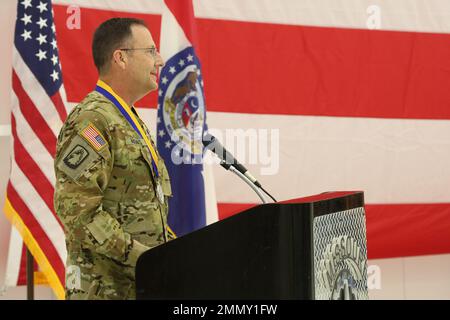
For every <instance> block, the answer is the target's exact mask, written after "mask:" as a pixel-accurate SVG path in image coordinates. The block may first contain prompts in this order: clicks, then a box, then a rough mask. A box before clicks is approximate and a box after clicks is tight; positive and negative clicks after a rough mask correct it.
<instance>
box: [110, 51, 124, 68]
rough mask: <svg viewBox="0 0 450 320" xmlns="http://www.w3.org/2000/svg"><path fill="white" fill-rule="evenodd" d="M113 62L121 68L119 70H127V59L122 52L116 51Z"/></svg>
mask: <svg viewBox="0 0 450 320" xmlns="http://www.w3.org/2000/svg"><path fill="white" fill-rule="evenodd" d="M113 60H114V63H115V64H117V65H118V66H119V68H121V69H125V67H126V62H127V58H126V55H125V54H124V52H123V51H122V50H115V51H114V52H113Z"/></svg>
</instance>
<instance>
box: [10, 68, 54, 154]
mask: <svg viewBox="0 0 450 320" xmlns="http://www.w3.org/2000/svg"><path fill="white" fill-rule="evenodd" d="M12 83H13V89H14V92H15V93H16V95H17V98H18V99H19V107H20V110H21V111H22V114H23V116H24V117H25V119H26V120H27V122H28V123H32V124H33V125H32V128H33V131H34V133H35V134H36V135H37V136H38V137H39V139H40V140H41V142H42V144H43V145H44V146H45V148H46V149H47V151H48V152H49V153H50V154H51V155H52V157H54V156H55V153H56V137H55V135H54V134H53V132H52V130H51V129H50V128H49V126H48V124H47V122H46V120H45V119H44V118H43V117H42V116H41V114H40V113H39V111H38V108H37V107H36V105H35V104H34V102H33V100H31V99H30V97H29V96H28V95H27V93H26V92H25V90H24V88H23V87H22V84H21V81H20V80H19V78H18V76H17V74H16V72H15V71H13V82H12Z"/></svg>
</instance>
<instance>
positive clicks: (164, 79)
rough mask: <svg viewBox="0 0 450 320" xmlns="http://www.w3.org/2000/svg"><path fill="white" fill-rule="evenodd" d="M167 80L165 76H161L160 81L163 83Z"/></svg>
mask: <svg viewBox="0 0 450 320" xmlns="http://www.w3.org/2000/svg"><path fill="white" fill-rule="evenodd" d="M167 81H169V79H167V78H166V77H163V78H162V79H161V82H162V83H163V84H166V83H167Z"/></svg>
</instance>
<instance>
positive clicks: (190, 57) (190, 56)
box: [187, 54, 194, 62]
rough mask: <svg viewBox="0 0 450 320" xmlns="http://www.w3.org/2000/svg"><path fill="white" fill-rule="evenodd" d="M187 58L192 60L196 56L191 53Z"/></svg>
mask: <svg viewBox="0 0 450 320" xmlns="http://www.w3.org/2000/svg"><path fill="white" fill-rule="evenodd" d="M187 59H188V61H189V62H192V61H193V60H194V56H193V55H192V54H189V55H188V56H187Z"/></svg>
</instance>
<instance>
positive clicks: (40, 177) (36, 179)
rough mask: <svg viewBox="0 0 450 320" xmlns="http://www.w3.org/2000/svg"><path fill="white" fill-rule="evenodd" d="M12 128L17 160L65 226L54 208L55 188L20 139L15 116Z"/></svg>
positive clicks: (12, 118)
mask: <svg viewBox="0 0 450 320" xmlns="http://www.w3.org/2000/svg"><path fill="white" fill-rule="evenodd" d="M11 128H12V134H13V137H14V155H15V156H16V157H15V162H16V163H17V165H18V166H19V168H20V169H21V170H22V172H23V173H24V174H25V176H26V177H27V180H28V181H29V182H30V183H31V184H32V185H33V187H34V189H35V190H36V192H37V193H38V194H39V196H40V197H41V199H42V200H43V201H44V202H45V204H46V205H47V207H48V209H49V210H50V211H51V212H52V214H53V216H54V217H55V220H56V221H58V223H59V224H60V226H61V228H63V226H62V224H61V222H60V221H59V219H58V217H57V216H56V213H55V211H54V208H53V192H54V188H53V186H52V184H51V183H50V182H49V181H48V180H47V178H46V177H45V175H44V174H43V173H42V171H41V170H40V168H39V166H38V165H37V164H36V162H35V160H34V159H33V158H32V157H31V155H30V154H29V153H28V152H27V150H25V148H24V147H23V145H22V142H21V141H20V140H19V139H18V137H17V131H16V121H15V118H14V116H12V117H11Z"/></svg>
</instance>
